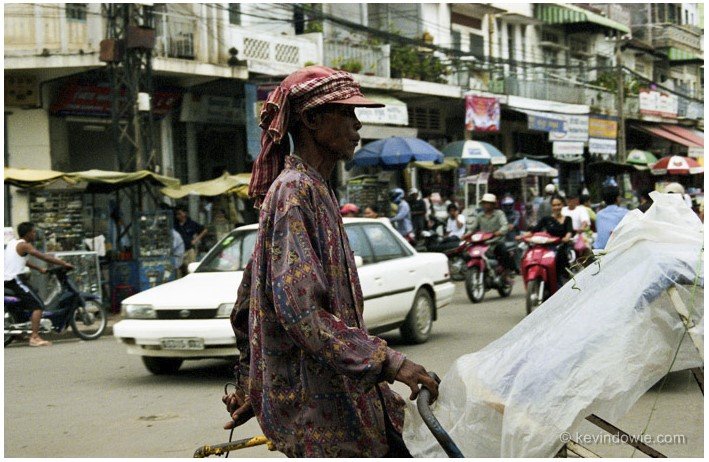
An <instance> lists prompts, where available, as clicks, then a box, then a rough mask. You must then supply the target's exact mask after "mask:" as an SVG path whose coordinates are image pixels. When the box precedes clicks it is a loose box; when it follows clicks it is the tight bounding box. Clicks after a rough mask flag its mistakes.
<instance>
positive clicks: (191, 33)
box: [153, 13, 197, 60]
mask: <svg viewBox="0 0 709 462" xmlns="http://www.w3.org/2000/svg"><path fill="white" fill-rule="evenodd" d="M196 33H197V19H196V18H189V17H186V16H181V15H178V14H171V13H155V35H156V41H155V48H154V49H153V56H156V57H160V58H178V59H191V60H192V59H195V34H196Z"/></svg>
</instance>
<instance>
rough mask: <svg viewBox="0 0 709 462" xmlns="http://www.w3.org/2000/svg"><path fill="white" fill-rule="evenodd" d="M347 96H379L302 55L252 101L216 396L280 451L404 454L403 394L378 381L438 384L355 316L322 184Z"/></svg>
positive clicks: (345, 148)
mask: <svg viewBox="0 0 709 462" xmlns="http://www.w3.org/2000/svg"><path fill="white" fill-rule="evenodd" d="M355 107H381V104H379V103H375V102H372V101H370V100H368V99H366V98H364V97H363V95H362V93H361V91H360V89H359V85H358V84H357V83H356V82H355V80H354V79H353V78H352V77H351V76H350V74H348V73H346V72H342V71H335V70H333V69H329V68H327V67H323V66H310V67H306V68H304V69H300V70H298V71H296V72H294V73H292V74H291V75H289V76H288V77H286V78H285V79H284V80H283V81H282V82H281V84H280V85H279V86H278V87H277V88H276V89H275V90H274V91H273V92H271V94H270V95H269V97H268V100H267V101H266V103H265V106H264V109H263V110H262V111H261V128H262V129H263V130H264V131H263V134H262V136H261V152H260V153H259V155H258V158H257V160H256V162H255V164H254V168H253V173H252V178H251V184H250V186H249V194H250V195H251V197H253V198H254V199H255V200H256V203H257V204H260V217H259V231H258V237H257V240H256V247H255V250H254V253H253V259H252V260H251V261H250V262H249V264H248V265H247V267H246V269H245V271H244V275H243V279H242V283H241V285H240V287H239V290H238V295H237V302H236V304H235V306H234V310H233V311H232V315H231V319H232V326H233V328H234V332H235V334H236V338H237V347H238V349H239V351H240V353H241V356H240V360H239V363H238V364H237V367H236V375H237V383H238V384H239V387H238V390H237V392H235V393H230V394H228V395H225V396H224V397H223V399H222V400H223V402H224V403H225V404H226V407H227V411H228V412H229V413H230V414H231V417H232V421H230V422H228V423H227V424H226V425H225V428H227V429H228V428H233V427H235V426H237V425H240V424H241V423H243V422H244V421H246V420H248V419H249V418H250V417H251V416H253V415H255V416H256V418H257V419H258V422H259V425H260V426H261V429H262V431H263V432H264V434H265V435H266V437H268V438H269V440H271V442H272V443H273V444H274V446H275V448H276V449H277V450H278V451H281V452H283V453H284V454H285V455H287V456H288V457H358V456H359V457H383V456H389V457H404V456H410V454H409V453H408V450H407V449H406V446H405V445H404V443H403V439H402V437H401V430H402V424H403V407H404V401H403V399H402V398H401V397H400V396H399V395H397V394H396V393H394V392H393V391H392V390H391V389H390V388H389V386H388V385H387V382H389V383H393V382H394V381H399V382H402V383H404V384H406V385H407V386H408V387H409V388H410V389H411V395H410V399H415V398H416V396H417V395H418V392H419V385H424V386H426V387H427V388H429V389H430V390H431V393H432V396H433V397H434V398H435V397H437V395H438V386H437V383H436V381H435V380H433V379H431V378H430V377H429V376H428V374H427V372H426V370H425V369H424V368H423V367H422V366H420V365H418V364H415V363H413V362H412V361H410V360H409V359H407V358H406V357H405V356H404V355H403V354H401V353H399V352H397V351H395V350H393V349H392V348H390V347H389V346H387V343H386V342H385V341H384V340H382V339H380V338H378V337H375V336H372V335H369V333H368V332H367V329H366V327H365V326H364V322H363V318H362V309H363V300H362V290H361V287H360V283H359V278H358V276H357V269H356V266H355V262H354V254H353V253H352V250H351V248H350V246H349V242H348V239H347V234H346V232H345V230H344V227H343V224H342V220H341V218H340V214H339V207H338V204H337V199H336V197H335V194H334V192H333V191H332V189H331V188H330V187H329V185H328V183H327V179H328V178H330V176H331V174H332V171H333V169H334V168H335V166H336V165H337V162H338V161H340V160H342V161H349V160H351V159H352V158H353V156H354V150H355V148H356V146H357V144H358V142H359V139H360V136H359V134H358V133H357V132H358V130H359V129H360V128H361V127H362V124H361V123H360V122H359V120H358V119H357V116H356V115H355V110H354V109H355ZM287 134H290V137H291V139H292V143H293V146H294V151H293V152H292V153H291V154H290V155H288V149H289V142H288V137H287ZM264 196H265V197H264ZM402 197H403V194H402Z"/></svg>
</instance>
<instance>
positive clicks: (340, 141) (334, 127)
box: [314, 104, 362, 161]
mask: <svg viewBox="0 0 709 462" xmlns="http://www.w3.org/2000/svg"><path fill="white" fill-rule="evenodd" d="M360 128H362V123H361V122H360V121H359V120H358V119H357V116H356V115H355V108H354V106H350V105H347V104H327V105H325V107H323V108H322V109H321V110H320V114H319V124H318V127H317V129H316V130H315V135H314V136H315V141H316V143H317V144H318V145H319V146H320V147H321V148H322V149H324V150H325V153H326V155H328V156H332V157H334V158H335V160H343V161H348V160H352V158H353V157H354V152H355V149H356V148H357V145H358V144H359V140H360V136H359V133H357V132H358V131H359V129H360Z"/></svg>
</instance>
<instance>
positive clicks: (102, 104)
mask: <svg viewBox="0 0 709 462" xmlns="http://www.w3.org/2000/svg"><path fill="white" fill-rule="evenodd" d="M181 97H182V93H180V91H179V90H157V91H154V92H153V95H152V98H151V101H150V105H151V107H152V111H153V115H154V116H155V117H164V116H166V115H167V114H169V113H170V111H172V109H173V108H175V107H176V106H177V105H178V104H179V102H180V98H181ZM121 99H125V94H124V95H123V96H121ZM121 104H122V103H121ZM49 112H50V114H52V115H59V116H68V115H73V116H94V117H111V88H110V87H109V85H108V84H99V85H79V84H71V85H68V86H67V87H65V88H63V89H62V90H61V91H60V92H59V96H58V97H57V99H56V100H55V101H54V103H53V104H52V105H51V106H50V107H49Z"/></svg>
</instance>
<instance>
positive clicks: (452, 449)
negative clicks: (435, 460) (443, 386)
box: [416, 372, 465, 458]
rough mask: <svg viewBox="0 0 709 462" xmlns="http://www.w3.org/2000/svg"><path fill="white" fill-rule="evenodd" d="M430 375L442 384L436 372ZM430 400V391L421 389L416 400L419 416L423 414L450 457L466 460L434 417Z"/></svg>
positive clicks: (429, 427) (427, 424) (424, 388)
mask: <svg viewBox="0 0 709 462" xmlns="http://www.w3.org/2000/svg"><path fill="white" fill-rule="evenodd" d="M428 375H430V376H431V378H432V379H433V380H435V381H436V382H439V383H440V381H441V380H440V379H439V378H438V376H437V375H436V373H435V372H429V373H428ZM429 399H431V392H430V391H429V389H428V388H426V387H423V388H421V391H420V392H419V396H418V398H416V407H417V408H418V411H419V414H421V418H422V419H423V421H424V423H425V424H426V426H427V427H428V429H429V430H431V433H432V434H433V436H434V438H436V441H438V444H440V445H441V447H442V448H443V450H444V451H445V452H446V454H447V455H448V457H454V458H464V457H465V456H464V455H463V453H462V452H460V449H459V448H458V446H457V445H456V444H455V442H454V441H453V439H452V438H451V436H450V435H449V434H448V432H447V431H445V430H444V429H443V427H442V426H441V423H440V422H439V421H438V419H437V418H436V416H435V415H433V411H432V410H431V407H430V406H429V404H428V401H429Z"/></svg>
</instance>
